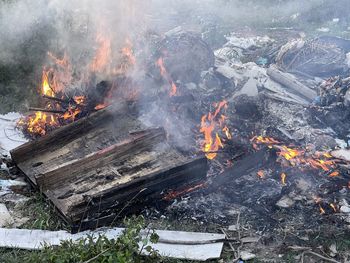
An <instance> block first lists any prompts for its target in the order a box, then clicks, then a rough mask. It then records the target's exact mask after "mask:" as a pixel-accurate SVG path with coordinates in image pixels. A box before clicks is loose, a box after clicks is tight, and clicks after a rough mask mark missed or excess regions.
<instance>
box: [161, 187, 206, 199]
mask: <svg viewBox="0 0 350 263" xmlns="http://www.w3.org/2000/svg"><path fill="white" fill-rule="evenodd" d="M205 187H207V183H200V184H197V185H195V186H191V187H189V188H186V189H184V190H181V191H171V192H169V193H168V194H167V195H166V196H164V197H163V200H165V201H171V200H174V199H176V198H178V197H180V196H182V195H185V194H188V193H191V192H193V191H196V190H198V189H203V188H205Z"/></svg>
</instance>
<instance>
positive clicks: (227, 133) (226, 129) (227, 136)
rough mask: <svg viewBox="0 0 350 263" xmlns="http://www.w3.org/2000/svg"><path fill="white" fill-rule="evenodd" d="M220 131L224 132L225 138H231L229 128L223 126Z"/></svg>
mask: <svg viewBox="0 0 350 263" xmlns="http://www.w3.org/2000/svg"><path fill="white" fill-rule="evenodd" d="M222 131H223V132H224V133H225V135H226V138H227V139H229V140H231V139H232V135H231V133H230V129H229V128H228V127H227V126H225V127H224V128H223V129H222Z"/></svg>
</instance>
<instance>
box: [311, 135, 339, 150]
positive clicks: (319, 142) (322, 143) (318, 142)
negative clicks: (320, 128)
mask: <svg viewBox="0 0 350 263" xmlns="http://www.w3.org/2000/svg"><path fill="white" fill-rule="evenodd" d="M336 146H337V142H336V141H335V139H334V138H333V137H332V136H329V135H320V136H317V137H316V138H315V147H316V150H322V149H334V148H335V147H336Z"/></svg>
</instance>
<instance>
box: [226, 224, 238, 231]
mask: <svg viewBox="0 0 350 263" xmlns="http://www.w3.org/2000/svg"><path fill="white" fill-rule="evenodd" d="M237 230H238V226H237V225H231V226H229V227H228V231H237Z"/></svg>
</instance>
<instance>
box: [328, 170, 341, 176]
mask: <svg viewBox="0 0 350 263" xmlns="http://www.w3.org/2000/svg"><path fill="white" fill-rule="evenodd" d="M337 176H339V172H338V171H334V172H333V173H331V174H329V177H337Z"/></svg>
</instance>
